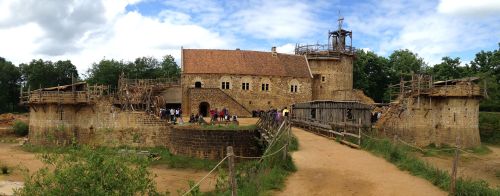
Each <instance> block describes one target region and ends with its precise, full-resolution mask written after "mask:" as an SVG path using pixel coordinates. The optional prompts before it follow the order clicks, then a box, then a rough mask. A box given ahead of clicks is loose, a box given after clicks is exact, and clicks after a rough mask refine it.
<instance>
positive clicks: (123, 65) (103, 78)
mask: <svg viewBox="0 0 500 196" xmlns="http://www.w3.org/2000/svg"><path fill="white" fill-rule="evenodd" d="M122 73H124V74H125V76H126V77H127V78H137V79H147V78H179V77H180V68H179V66H177V63H176V62H175V59H174V58H173V57H172V56H171V55H166V56H164V57H163V59H162V60H161V61H158V60H157V59H155V58H153V57H140V58H136V59H135V61H134V62H124V61H116V60H113V59H112V60H105V59H104V60H101V61H100V62H99V63H94V64H93V65H92V67H91V68H90V69H89V70H88V71H87V77H88V78H87V81H88V82H89V83H91V84H107V85H111V86H112V87H115V88H116V87H117V86H118V79H119V76H120V75H121V74H122Z"/></svg>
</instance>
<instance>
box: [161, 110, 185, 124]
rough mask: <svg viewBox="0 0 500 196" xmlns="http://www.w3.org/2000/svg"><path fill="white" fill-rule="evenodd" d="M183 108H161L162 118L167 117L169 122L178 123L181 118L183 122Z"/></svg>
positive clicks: (180, 121)
mask: <svg viewBox="0 0 500 196" xmlns="http://www.w3.org/2000/svg"><path fill="white" fill-rule="evenodd" d="M181 116H182V110H181V109H180V108H177V109H174V108H170V109H167V108H161V109H160V119H162V120H163V119H166V120H167V121H168V122H171V123H174V124H175V123H176V122H177V120H179V123H182V122H183V121H182V118H181Z"/></svg>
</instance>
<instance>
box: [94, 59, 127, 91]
mask: <svg viewBox="0 0 500 196" xmlns="http://www.w3.org/2000/svg"><path fill="white" fill-rule="evenodd" d="M129 67H131V66H130V65H129V66H127V65H126V64H125V63H124V62H123V61H116V60H113V59H111V60H106V59H103V60H101V61H100V62H99V63H94V64H92V67H91V68H90V69H89V70H88V71H87V82H89V83H90V84H106V85H111V86H112V87H114V88H116V87H117V86H118V78H119V77H120V74H121V73H122V72H123V73H129V72H130V71H129Z"/></svg>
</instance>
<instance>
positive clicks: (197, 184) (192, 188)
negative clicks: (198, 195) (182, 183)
mask: <svg viewBox="0 0 500 196" xmlns="http://www.w3.org/2000/svg"><path fill="white" fill-rule="evenodd" d="M228 157H229V155H228V156H226V157H224V158H223V159H222V160H221V161H220V162H219V163H217V165H216V166H215V167H214V168H213V169H212V170H210V172H208V174H207V175H205V176H204V177H203V178H202V179H201V180H200V181H198V183H196V184H195V185H194V186H193V187H191V189H189V190H188V191H187V192H185V193H184V194H182V196H184V195H187V194H188V193H190V192H191V191H193V190H194V189H195V188H196V187H197V186H199V185H200V183H201V182H203V180H205V178H207V177H208V176H209V175H210V174H211V173H212V172H213V171H215V169H217V167H219V165H220V164H222V163H223V162H224V161H225V160H226V159H227V158H228Z"/></svg>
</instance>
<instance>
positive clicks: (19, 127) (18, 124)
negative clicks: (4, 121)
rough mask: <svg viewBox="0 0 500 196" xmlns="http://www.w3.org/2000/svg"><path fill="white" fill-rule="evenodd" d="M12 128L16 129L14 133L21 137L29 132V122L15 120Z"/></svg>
mask: <svg viewBox="0 0 500 196" xmlns="http://www.w3.org/2000/svg"><path fill="white" fill-rule="evenodd" d="M12 129H14V133H15V134H16V135H17V136H20V137H24V136H27V135H28V132H29V131H28V130H29V126H28V124H26V123H25V122H23V121H20V120H16V121H15V122H14V125H12Z"/></svg>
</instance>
